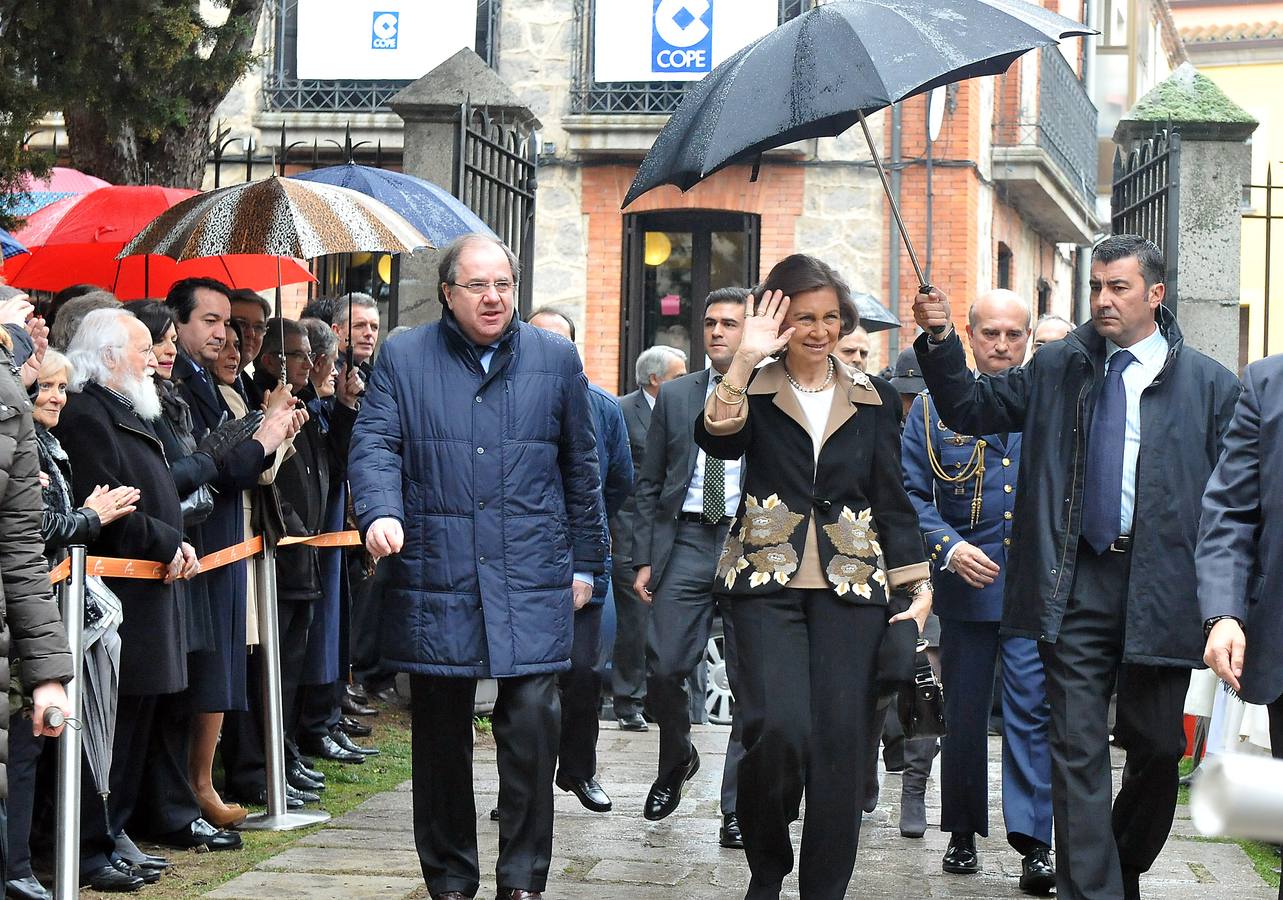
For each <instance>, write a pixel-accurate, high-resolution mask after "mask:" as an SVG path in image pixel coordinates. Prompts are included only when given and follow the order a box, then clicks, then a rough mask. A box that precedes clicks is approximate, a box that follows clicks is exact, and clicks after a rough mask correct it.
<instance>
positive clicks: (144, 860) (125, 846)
mask: <svg viewBox="0 0 1283 900" xmlns="http://www.w3.org/2000/svg"><path fill="white" fill-rule="evenodd" d="M116 855H117V856H118V857H120V858H121V859H123V860H124V861H125V862H127V863H129V864H130V865H131V866H142V867H143V868H144V869H155V870H156V871H157V872H163V871H164V870H165V869H168V868H169V860H167V859H165V857H163V856H152V855H151V854H149V853H144V852H143V851H141V850H139V849H138V845H137V844H135V843H134V842H133V840H131V839H130V837H129V835H128V834H126V833H125V832H123V831H122V832H121V833H120V834H119V835H117V837H116Z"/></svg>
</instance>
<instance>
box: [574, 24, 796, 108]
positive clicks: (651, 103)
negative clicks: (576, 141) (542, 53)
mask: <svg viewBox="0 0 1283 900" xmlns="http://www.w3.org/2000/svg"><path fill="white" fill-rule="evenodd" d="M595 2H596V0H575V4H574V15H575V43H574V48H573V54H572V59H571V65H572V67H573V69H574V79H573V84H572V86H571V90H570V111H571V113H574V114H588V115H600V114H606V115H628V114H632V115H663V116H667V115H670V114H672V113H673V112H674V111H675V110H676V109H677V107H678V106H679V105H680V104H681V102H682V98H683V97H685V96H686V90H687V88H689V87H690V86H691V85H692V84H694V83H695V82H692V81H612V82H598V81H594V80H593V70H594V62H595V61H594V58H593V14H594V6H595ZM817 2H818V0H779V5H780V15H779V22H780V23H781V24H783V23H784V22H787V21H789V20H790V19H796V18H797V17H798V16H800V15H801V14H802V13H804V12H806V11H807V10H809V9H812V8H813V7H814V6H816V5H817Z"/></svg>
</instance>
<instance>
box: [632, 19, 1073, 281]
mask: <svg viewBox="0 0 1283 900" xmlns="http://www.w3.org/2000/svg"><path fill="white" fill-rule="evenodd" d="M1087 34H1094V32H1093V31H1092V30H1091V29H1089V28H1085V27H1084V26H1082V25H1081V24H1079V23H1077V22H1075V21H1073V20H1072V19H1067V18H1065V17H1064V16H1061V15H1058V14H1056V13H1053V12H1050V11H1048V10H1046V9H1043V8H1042V7H1041V6H1037V5H1034V4H1032V3H1026V2H1024V0H835V2H833V3H826V4H823V5H821V6H817V7H816V8H815V9H813V10H811V11H810V12H807V13H805V14H803V15H801V16H799V17H798V18H796V19H793V20H791V21H789V22H786V23H785V24H783V25H781V26H780V27H779V28H776V29H774V30H773V31H771V32H768V33H767V34H766V35H764V36H762V37H761V38H758V39H757V40H756V41H754V42H753V43H751V44H749V45H748V46H746V47H744V48H743V49H741V50H740V51H739V52H738V53H736V54H734V55H733V56H731V57H730V59H728V60H726V61H725V62H723V63H722V64H721V65H719V66H718V67H717V68H716V69H714V70H713V71H712V72H711V73H710V74H709V75H707V76H706V77H705V78H704V79H703V80H701V81H700V82H699V83H698V84H697V85H696V86H695V87H694V88H693V89H692V90H691V91H690V93H688V94H687V95H686V97H685V99H684V100H683V101H682V104H681V106H680V107H679V108H678V109H677V111H676V112H675V113H673V115H672V117H671V118H670V119H669V120H668V123H667V124H666V125H665V126H664V128H663V130H662V131H660V133H659V136H658V137H657V138H656V139H655V144H654V146H652V147H651V149H650V152H649V153H647V154H646V158H645V159H644V160H642V164H641V167H640V168H639V169H638V171H637V177H636V178H635V179H634V180H633V183H632V186H631V187H630V188H629V190H628V196H627V197H626V198H625V199H624V206H627V205H628V204H630V203H632V202H633V201H634V200H636V199H637V198H638V197H640V196H641V195H642V194H644V193H646V192H647V191H649V190H652V189H653V188H656V187H659V186H660V185H663V184H672V185H676V186H677V187H679V188H681V189H682V190H688V189H689V188H691V187H693V186H694V185H696V184H698V183H699V182H700V181H702V180H703V179H705V178H707V177H708V176H710V175H712V174H713V173H714V172H717V171H718V170H720V169H723V168H725V167H726V166H729V165H732V164H734V163H737V162H744V161H755V160H757V159H758V158H759V157H760V156H761V154H762V153H764V152H766V151H767V150H771V149H774V148H776V147H782V146H784V145H785V144H790V143H793V142H794V141H800V140H807V139H810V138H819V137H832V136H835V135H838V134H841V133H842V132H844V131H846V130H847V129H848V128H850V127H851V126H852V125H855V124H857V123H858V124H859V125H860V126H861V127H862V129H863V130H864V136H865V139H866V140H867V141H868V144H869V151H870V153H871V154H872V155H873V160H874V163H875V164H876V165H877V169H878V174H879V175H880V176H881V177H882V185H883V188H884V189H885V190H886V193H887V198H888V200H890V202H891V211H892V215H893V216H894V218H895V220H896V224H897V226H898V227H899V229H900V235H901V237H902V238H903V239H904V243H905V246H906V248H907V249H908V251H909V259H910V261H911V262H912V263H913V267H914V269H915V271H916V272H917V275H918V281H919V283H920V284H921V285H922V287H923V289H925V288H927V287H928V286H927V285H926V282H925V280H924V278H923V274H922V267H921V265H920V264H919V263H918V257H917V254H916V252H915V251H914V249H913V244H912V242H911V241H910V240H909V235H908V232H907V231H906V229H905V227H904V222H903V220H902V219H901V218H900V211H899V209H898V207H897V206H896V203H895V199H894V197H893V196H892V195H891V188H890V183H889V182H888V180H887V177H886V172H885V170H884V169H883V167H882V161H881V159H880V157H879V155H878V150H877V146H876V144H875V142H874V140H873V138H872V136H871V135H870V133H869V129H868V125H867V124H866V123H865V116H867V115H870V114H872V113H874V112H876V111H878V110H880V109H884V108H886V107H888V106H890V105H891V104H893V103H898V102H899V101H901V100H906V99H908V98H909V97H915V96H917V95H919V94H924V93H927V92H928V91H930V90H932V89H933V88H937V87H940V86H942V85H946V84H950V83H952V82H955V81H962V80H965V79H968V78H976V77H978V76H981V75H1000V74H1002V73H1003V72H1005V71H1007V68H1008V67H1009V66H1010V65H1011V64H1012V63H1013V62H1015V60H1016V59H1018V58H1019V57H1020V56H1021V55H1023V54H1025V53H1027V52H1029V51H1030V50H1033V49H1035V48H1038V47H1054V45H1055V44H1056V43H1057V42H1058V41H1060V40H1061V39H1063V38H1067V37H1071V36H1075V35H1087Z"/></svg>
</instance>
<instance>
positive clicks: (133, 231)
mask: <svg viewBox="0 0 1283 900" xmlns="http://www.w3.org/2000/svg"><path fill="white" fill-rule="evenodd" d="M197 193H199V191H192V190H186V189H181V188H162V187H150V186H143V187H139V186H128V185H125V186H118V187H105V188H99V189H98V190H95V191H92V192H90V193H88V194H85V195H83V196H81V197H68V198H66V199H64V200H60V201H58V202H57V203H54V204H51V205H50V206H47V207H45V208H44V209H42V210H40V211H39V212H37V213H34V214H33V215H32V216H31V217H30V218H29V219H28V220H27V223H26V225H25V226H24V227H23V228H22V229H21V230H20V232H18V233H19V234H21V235H22V236H23V237H22V238H21V240H22V242H23V243H24V244H25V245H26V246H27V247H28V248H29V249H30V250H31V252H30V253H29V254H23V256H22V258H21V260H19V259H16V258H15V259H14V260H13V261H12V262H10V264H9V265H8V266H6V267H5V272H4V274H5V277H6V279H7V280H8V281H9V283H10V284H12V285H14V286H15V287H23V288H27V289H29V290H43V291H58V290H61V289H62V288H64V287H68V286H70V285H73V284H97V285H101V286H102V287H104V288H106V289H107V290H110V291H112V292H113V293H114V294H115V295H116V296H117V297H119V298H120V299H122V300H130V299H137V298H141V297H158V296H164V294H165V293H166V292H167V291H168V290H169V287H170V285H172V284H173V283H174V282H175V281H177V280H179V279H182V278H189V277H194V276H204V277H211V278H217V279H218V280H220V281H222V282H224V283H226V284H228V285H229V286H231V287H235V288H249V289H251V290H265V289H267V288H270V287H276V286H277V284H278V283H279V284H298V283H300V282H305V281H315V280H316V279H315V278H314V277H313V276H312V274H311V273H310V272H308V271H307V270H306V269H305V268H303V267H302V266H300V265H299V264H298V263H297V262H295V261H293V260H291V259H282V260H281V261H280V276H281V278H280V281H278V279H277V260H276V257H274V256H227V257H207V258H204V259H194V260H189V261H187V262H184V263H175V262H174V261H173V260H172V259H170V258H168V257H161V256H155V255H152V256H131V257H126V258H125V259H123V260H117V259H116V256H117V255H118V254H119V253H120V251H121V250H122V249H123V248H124V246H125V244H126V243H128V242H129V241H130V240H132V239H133V238H134V236H135V235H137V234H138V232H139V231H141V230H142V229H143V227H144V226H146V225H147V224H149V223H150V222H151V221H152V220H153V219H155V218H156V217H157V216H158V215H160V214H161V213H162V212H164V211H165V210H167V209H169V208H170V207H172V206H174V205H175V204H177V203H179V202H180V201H182V200H185V199H187V198H188V197H192V196H195V195H196V194H197Z"/></svg>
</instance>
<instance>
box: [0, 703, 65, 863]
mask: <svg viewBox="0 0 1283 900" xmlns="http://www.w3.org/2000/svg"><path fill="white" fill-rule="evenodd" d="M44 749H45V739H44V738H38V737H36V736H35V735H33V734H32V733H31V719H30V718H28V717H27V716H26V715H25V714H24V713H22V712H16V713H14V714H13V715H12V716H10V717H9V761H8V762H7V763H6V764H5V775H6V776H7V777H8V780H9V797H8V799H7V800H6V801H5V806H6V807H7V808H6V814H7V816H8V822H7V833H6V835H5V838H4V842H5V846H4V848H3V851H0V852H3V854H4V865H5V872H4V877H5V878H6V879H8V880H10V881H13V880H17V879H19V878H30V877H31V818H32V814H33V813H34V811H35V803H36V770H37V769H38V768H39V765H40V757H41V756H42V755H43V753H44ZM55 755H56V754H55Z"/></svg>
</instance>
